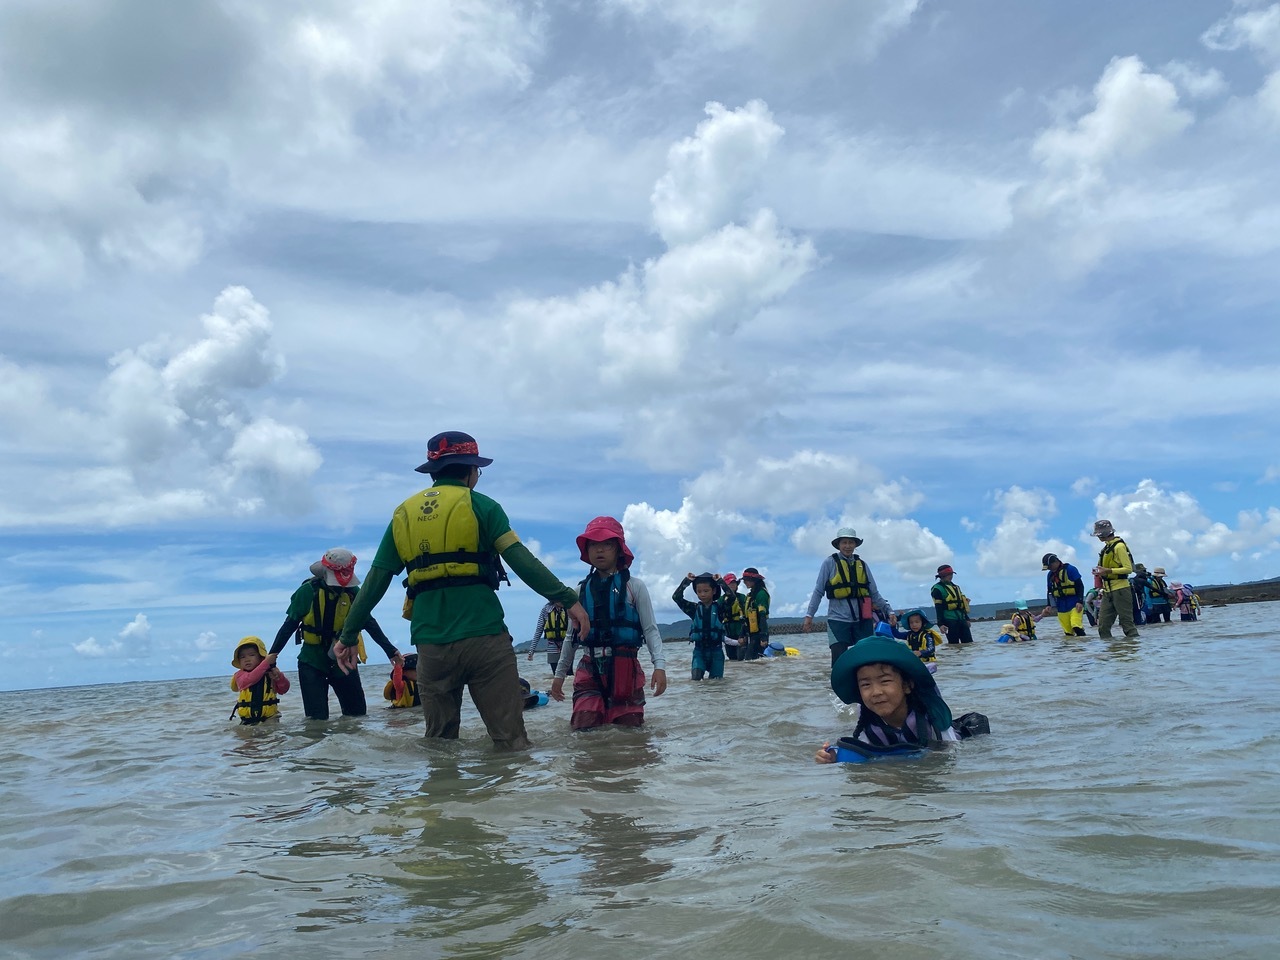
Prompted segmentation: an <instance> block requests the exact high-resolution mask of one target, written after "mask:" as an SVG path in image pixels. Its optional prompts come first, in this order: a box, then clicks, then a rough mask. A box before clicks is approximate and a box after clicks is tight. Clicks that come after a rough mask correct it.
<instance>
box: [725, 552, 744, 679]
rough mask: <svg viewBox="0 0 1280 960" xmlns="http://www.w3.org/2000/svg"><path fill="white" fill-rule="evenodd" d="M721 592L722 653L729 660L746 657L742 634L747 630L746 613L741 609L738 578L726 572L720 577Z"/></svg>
mask: <svg viewBox="0 0 1280 960" xmlns="http://www.w3.org/2000/svg"><path fill="white" fill-rule="evenodd" d="M720 586H721V588H722V590H723V593H722V594H721V597H720V620H721V622H722V623H724V655H725V657H726V658H728V659H729V660H743V659H745V658H746V652H747V651H746V647H745V646H744V644H743V635H744V634H745V633H746V632H747V615H746V614H745V613H744V612H743V610H742V596H741V595H740V594H739V593H738V578H737V577H736V576H734V575H733V574H732V573H726V574H725V575H724V576H723V577H721V578H720Z"/></svg>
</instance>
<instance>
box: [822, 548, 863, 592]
mask: <svg viewBox="0 0 1280 960" xmlns="http://www.w3.org/2000/svg"><path fill="white" fill-rule="evenodd" d="M831 559H833V560H834V561H835V562H836V570H835V573H833V574H832V575H831V579H830V580H828V581H827V586H826V594H827V598H828V599H829V600H847V599H849V598H850V597H857V598H858V599H859V600H861V599H862V598H863V597H869V596H871V584H870V581H869V580H868V579H867V565H866V564H865V563H863V562H862V558H861V557H859V556H858V555H857V554H856V553H855V554H854V555H853V563H852V564H850V563H849V561H848V560H846V559H845V558H844V557H842V556H841V555H840V554H838V553H833V554H832V555H831ZM851 567H852V569H850V568H851Z"/></svg>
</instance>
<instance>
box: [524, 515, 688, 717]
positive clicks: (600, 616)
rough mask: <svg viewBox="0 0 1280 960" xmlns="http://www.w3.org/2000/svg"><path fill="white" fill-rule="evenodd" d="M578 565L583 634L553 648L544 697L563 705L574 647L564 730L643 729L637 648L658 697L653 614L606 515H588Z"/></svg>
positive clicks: (659, 663) (660, 678) (661, 677)
mask: <svg viewBox="0 0 1280 960" xmlns="http://www.w3.org/2000/svg"><path fill="white" fill-rule="evenodd" d="M577 543H578V554H579V556H581V557H582V562H583V563H587V564H590V565H591V568H592V569H591V573H590V574H588V575H587V578H586V579H585V580H583V581H582V583H581V584H579V585H578V601H579V602H580V603H581V604H582V606H583V608H585V610H586V612H587V617H588V618H589V620H590V622H591V630H590V632H589V633H588V634H587V637H586V639H585V640H580V639H579V631H578V629H577V625H576V624H575V625H574V627H573V628H572V629H571V630H570V633H569V640H570V641H571V642H567V643H565V644H564V646H563V647H562V648H561V651H560V662H559V663H557V664H556V678H555V680H553V681H552V683H551V689H550V691H548V695H549V696H550V697H551V699H552V700H563V699H564V678H565V677H566V676H567V675H568V672H569V665H570V663H571V662H572V661H573V652H574V650H575V649H581V651H582V659H581V660H580V661H578V667H577V670H575V671H574V674H573V713H572V715H571V716H570V719H569V726H570V728H571V729H573V730H589V729H591V728H592V727H599V726H602V725H603V724H606V723H615V724H617V725H618V726H623V727H638V726H640V725H641V724H642V723H644V704H645V695H644V685H645V676H644V669H643V668H642V667H641V666H640V660H639V653H640V648H641V647H642V646H644V647H647V648H648V650H649V657H650V659H651V660H652V662H653V678H652V681H651V685H650V689H651V690H652V691H653V695H654V696H655V697H660V696H662V694H663V693H664V692H665V691H666V689H667V670H666V667H667V661H666V659H665V658H664V657H663V654H662V634H661V633H659V632H658V624H657V621H656V620H655V619H654V616H653V601H652V600H651V599H650V598H649V591H648V589H647V588H646V587H645V585H644V583H642V582H641V581H640V580H638V579H636V578H635V577H633V576H631V563H632V561H633V560H634V559H635V558H634V557H633V556H632V553H631V551H630V550H629V549H628V548H627V541H626V537H625V535H624V534H623V530H622V524H620V523H619V522H618V521H617V520H615V519H614V518H613V517H596V518H595V519H594V520H592V521H591V522H590V523H588V524H587V528H586V530H584V531H583V532H582V533H581V534H580V535H579V536H578V539H577Z"/></svg>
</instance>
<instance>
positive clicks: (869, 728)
mask: <svg viewBox="0 0 1280 960" xmlns="http://www.w3.org/2000/svg"><path fill="white" fill-rule="evenodd" d="M831 689H832V690H834V691H835V693H836V696H838V697H839V698H840V699H841V700H843V701H844V702H845V703H856V704H857V705H858V723H857V725H856V726H855V727H854V729H853V733H852V734H850V735H849V736H848V737H846V738H842V741H841V742H842V743H848V742H852V743H856V744H859V745H861V746H863V747H868V748H871V749H877V748H894V747H899V748H900V747H902V746H918V747H920V748H924V747H927V746H929V745H930V744H931V743H933V742H935V741H940V740H959V739H961V735H962V734H961V732H960V731H957V730H956V729H955V727H953V726H952V718H951V708H950V707H948V706H947V703H946V701H945V700H943V699H942V695H941V694H940V693H939V692H938V685H937V683H936V682H934V679H933V674H931V673H930V672H929V669H928V667H926V666H925V665H924V663H923V662H921V660H920V658H919V657H917V656H916V655H915V654H914V653H912V652H911V650H910V649H908V648H907V646H906V645H905V644H902V643H899V642H898V641H896V640H888V639H886V638H884V637H877V636H872V637H867V638H866V639H863V640H859V641H858V642H857V643H856V644H854V645H853V646H852V647H850V648H849V649H848V650H846V651H845V652H844V653H842V654H841V655H840V657H839V659H837V660H836V663H835V666H833V667H832V668H831ZM973 716H977V715H973ZM982 719H983V724H985V718H982ZM973 732H979V731H977V730H975V731H973ZM981 732H986V731H985V730H982V731H981ZM814 760H815V761H816V762H818V763H835V762H836V749H835V748H834V747H832V745H831V744H830V743H829V742H828V743H824V744H823V745H822V748H821V749H820V750H818V752H817V753H816V754H815V755H814Z"/></svg>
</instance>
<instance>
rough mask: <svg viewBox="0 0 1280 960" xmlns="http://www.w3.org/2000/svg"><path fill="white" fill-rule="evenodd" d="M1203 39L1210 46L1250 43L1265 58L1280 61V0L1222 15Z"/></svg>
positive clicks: (1219, 47)
mask: <svg viewBox="0 0 1280 960" xmlns="http://www.w3.org/2000/svg"><path fill="white" fill-rule="evenodd" d="M1200 39H1201V41H1202V42H1203V43H1204V45H1205V46H1206V47H1208V48H1209V49H1210V50H1240V49H1242V48H1244V47H1248V48H1250V49H1252V50H1254V51H1255V52H1256V53H1258V55H1259V56H1260V57H1261V58H1262V59H1264V60H1266V61H1280V4H1272V5H1271V6H1269V7H1267V8H1266V9H1264V10H1246V11H1245V12H1243V13H1237V14H1235V15H1228V16H1226V17H1223V18H1222V19H1221V20H1219V21H1218V22H1217V23H1215V24H1214V25H1213V26H1211V27H1210V28H1209V29H1208V30H1206V31H1205V32H1204V33H1203V34H1202V35H1201V37H1200Z"/></svg>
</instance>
